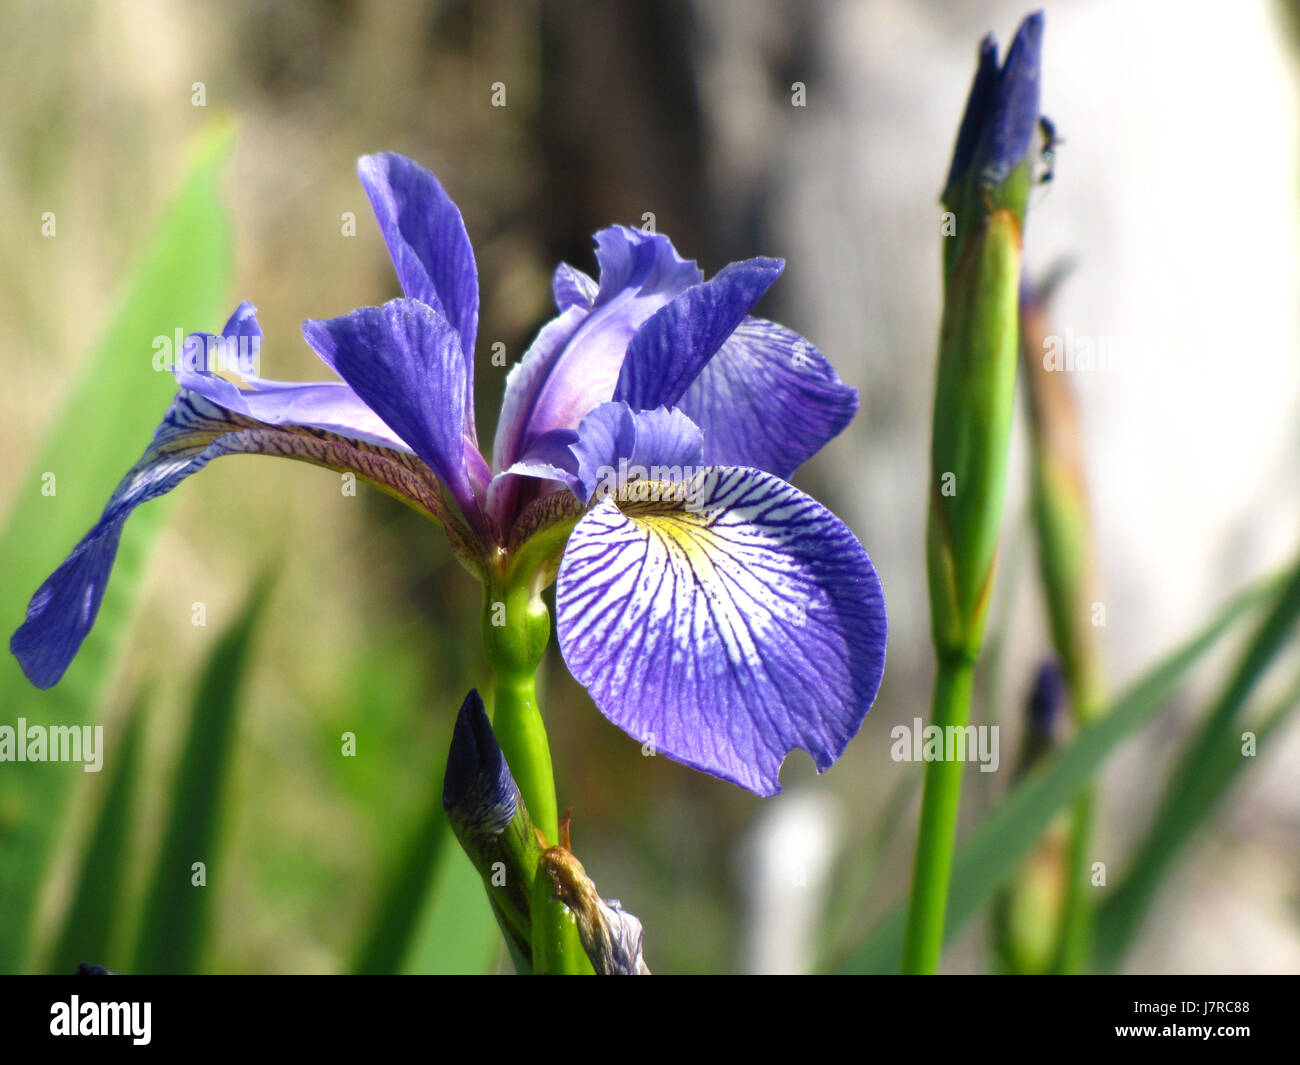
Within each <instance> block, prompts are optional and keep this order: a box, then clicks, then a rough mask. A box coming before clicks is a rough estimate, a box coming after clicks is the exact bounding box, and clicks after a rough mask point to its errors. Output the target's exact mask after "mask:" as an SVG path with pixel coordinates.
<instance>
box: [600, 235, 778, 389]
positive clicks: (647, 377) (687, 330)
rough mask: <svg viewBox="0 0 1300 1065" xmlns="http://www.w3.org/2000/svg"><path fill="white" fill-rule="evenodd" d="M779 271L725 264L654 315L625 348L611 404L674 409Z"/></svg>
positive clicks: (751, 263)
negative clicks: (713, 275)
mask: <svg viewBox="0 0 1300 1065" xmlns="http://www.w3.org/2000/svg"><path fill="white" fill-rule="evenodd" d="M783 267H784V263H782V262H781V261H780V260H779V259H747V260H746V261H744V262H739V263H731V264H730V265H729V266H726V267H724V268H723V269H722V270H720V271H718V273H717V275H716V276H715V277H713V278H711V279H710V280H709V281H706V282H704V283H703V284H700V285H695V286H694V287H693V288H690V289H687V290H686V291H685V292H683V293H682V294H681V295H680V296H678V297H677V298H676V299H674V300H673V301H672V302H671V303H669V304H668V305H667V306H665V307H663V308H662V309H660V310H658V311H656V312H655V314H654V315H653V316H652V317H651V318H650V319H649V320H647V321H646V323H645V324H644V325H643V326H641V328H640V329H638V330H637V332H636V335H635V336H634V337H633V338H632V342H631V344H630V345H629V346H628V349H627V358H626V359H625V360H624V361H623V364H622V367H621V368H620V370H619V376H618V386H617V387H616V388H615V389H614V398H615V399H621V400H623V401H624V402H626V403H627V404H628V406H630V407H631V408H632V409H633V410H652V409H653V408H655V407H659V406H668V407H671V406H675V405H676V404H677V401H678V400H680V399H681V398H682V396H683V394H685V392H686V390H687V388H689V387H690V385H691V382H692V381H694V380H695V378H696V377H698V376H699V373H700V371H701V370H702V369H703V368H704V366H705V364H706V363H707V362H708V361H709V360H710V359H711V358H712V357H713V356H714V354H715V353H716V352H717V351H718V349H719V348H721V347H722V345H723V342H724V341H725V340H726V339H727V337H729V336H731V334H732V332H733V331H734V330H735V329H736V327H737V326H738V325H740V323H741V322H743V321H744V320H745V316H746V315H747V314H749V311H750V308H751V307H753V306H754V304H755V303H757V302H758V300H759V298H760V297H761V296H762V295H763V293H764V292H766V291H767V290H768V288H770V287H771V285H772V282H774V281H775V280H776V279H777V278H778V277H779V276H780V274H781V270H782V269H783Z"/></svg>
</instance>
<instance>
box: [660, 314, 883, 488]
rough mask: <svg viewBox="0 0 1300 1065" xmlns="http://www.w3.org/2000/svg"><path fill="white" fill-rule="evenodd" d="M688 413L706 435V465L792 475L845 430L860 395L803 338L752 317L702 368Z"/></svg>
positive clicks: (685, 404) (685, 406)
mask: <svg viewBox="0 0 1300 1065" xmlns="http://www.w3.org/2000/svg"><path fill="white" fill-rule="evenodd" d="M681 409H682V410H683V411H685V412H686V413H687V414H688V415H690V417H691V419H692V420H693V421H694V422H695V423H696V424H697V425H699V427H700V428H701V429H703V430H704V461H705V462H706V463H708V464H709V465H714V466H754V467H757V468H758V469H760V470H767V471H768V472H769V473H775V474H776V475H777V476H778V477H785V478H789V476H790V475H791V474H792V473H794V471H795V470H796V469H797V468H798V467H799V466H800V465H801V464H802V463H803V462H805V461H806V460H807V459H809V458H811V457H812V456H813V455H815V454H816V453H817V452H818V451H820V450H821V449H822V447H824V446H825V445H826V442H827V441H829V440H830V439H831V438H832V437H834V436H835V435H836V434H838V433H839V432H840V430H842V429H843V428H844V427H845V426H846V425H848V424H849V422H850V421H852V420H853V415H854V414H856V413H857V409H858V392H857V389H855V388H850V387H849V386H848V385H846V384H844V382H843V381H841V380H840V379H839V376H838V375H837V374H836V373H835V370H834V369H833V368H832V367H831V364H830V363H829V362H827V361H826V357H825V356H824V355H822V353H821V352H820V351H818V350H817V349H816V348H815V347H813V346H812V345H811V344H810V343H808V341H806V340H804V338H803V337H801V336H800V335H799V334H798V333H795V332H792V331H791V330H789V329H786V328H785V327H784V326H780V325H776V324H775V323H774V322H768V321H765V320H763V319H762V318H747V319H745V321H743V322H742V323H741V324H740V325H739V326H738V327H737V329H736V331H735V332H734V333H732V335H731V336H730V337H729V338H728V339H727V341H726V343H724V344H723V345H722V347H721V348H720V349H719V350H718V353H717V354H716V355H715V356H714V357H713V358H712V359H710V360H709V362H708V363H707V364H706V365H705V367H704V369H703V370H701V371H700V375H699V377H697V378H696V379H695V381H694V383H693V384H692V385H691V387H690V388H688V389H687V390H686V394H685V395H684V396H682V398H681Z"/></svg>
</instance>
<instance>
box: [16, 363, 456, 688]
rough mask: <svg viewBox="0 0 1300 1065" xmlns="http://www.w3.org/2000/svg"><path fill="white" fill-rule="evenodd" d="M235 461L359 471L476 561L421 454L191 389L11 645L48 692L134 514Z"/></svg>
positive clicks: (82, 633) (44, 589) (85, 626)
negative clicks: (283, 421)
mask: <svg viewBox="0 0 1300 1065" xmlns="http://www.w3.org/2000/svg"><path fill="white" fill-rule="evenodd" d="M232 387H233V386H232ZM234 454H263V455H279V456H282V457H285V458H295V459H300V460H302V461H305V462H309V463H312V464H313V465H317V466H324V467H327V468H329V469H333V470H339V471H347V472H352V473H355V474H356V475H357V476H358V477H361V478H362V479H363V480H367V481H369V482H371V483H373V484H375V485H377V486H379V487H380V488H382V489H384V490H385V491H387V492H389V493H390V494H392V495H395V496H397V497H399V498H401V499H403V500H404V501H406V502H408V503H410V504H412V505H413V506H415V507H416V508H417V509H420V510H422V511H423V512H424V513H426V514H427V515H428V516H429V517H432V518H435V519H437V520H439V521H441V522H442V523H443V525H444V526H445V527H446V529H447V532H448V535H449V537H450V538H451V540H452V545H453V548H454V549H455V550H456V553H457V555H458V556H459V557H460V558H462V559H464V560H467V561H468V560H471V559H473V558H474V557H475V555H476V552H475V551H474V548H473V542H472V534H470V533H469V532H468V531H467V530H465V529H464V528H463V526H462V525H461V523H460V522H459V520H458V519H457V518H456V517H455V515H454V512H453V511H452V509H451V508H450V506H449V505H448V503H447V502H446V500H445V499H444V498H443V495H442V489H441V487H440V485H439V483H438V481H437V478H435V477H434V475H433V473H432V471H430V470H429V469H428V468H427V467H426V466H425V465H424V463H423V462H421V461H420V460H419V459H418V458H416V457H415V456H414V455H411V454H409V453H407V452H405V451H398V450H394V449H391V448H384V447H378V446H376V445H374V444H370V443H366V442H363V441H358V440H352V439H347V438H345V437H342V436H339V435H337V434H335V433H330V432H326V431H324V430H321V429H315V428H309V427H304V426H293V425H267V424H263V423H260V422H257V421H254V420H253V419H251V418H248V417H246V416H245V415H243V414H241V413H238V412H235V411H231V410H225V409H223V408H222V407H220V406H218V405H217V404H215V403H213V402H211V401H210V400H209V399H207V398H206V397H205V396H202V395H199V394H197V393H195V392H190V391H182V392H181V393H180V394H179V395H178V396H177V397H176V398H175V399H174V400H173V401H172V405H171V407H170V408H169V409H168V411H167V414H166V415H165V416H164V418H163V423H162V425H160V426H159V427H158V430H157V432H156V433H155V434H154V438H153V441H152V442H151V443H150V445H149V447H148V449H147V450H146V451H145V453H144V455H143V456H142V457H141V459H140V461H139V462H137V463H136V464H135V466H133V467H132V468H131V470H130V471H129V472H128V473H127V475H126V476H125V477H124V478H123V479H122V481H121V483H120V484H119V485H118V486H117V488H116V490H115V491H114V492H113V494H112V496H111V497H110V498H109V501H108V504H107V506H105V508H104V512H103V514H102V515H101V516H100V519H99V521H98V522H97V523H96V524H95V526H94V528H92V529H91V530H90V532H89V533H87V534H86V536H85V537H84V538H83V539H82V541H81V542H80V543H79V544H78V545H77V546H76V548H75V549H74V550H73V551H72V553H71V554H70V555H69V556H68V558H67V559H66V560H65V561H64V562H63V564H62V565H61V566H59V568H58V569H56V570H55V571H54V573H53V574H52V575H51V576H50V577H49V579H48V580H46V581H45V583H44V584H42V585H41V587H40V588H39V589H38V590H37V592H36V594H35V595H34V596H32V600H31V604H30V605H29V606H28V608H27V619H26V621H24V622H23V624H22V625H21V626H20V627H19V629H18V631H17V632H15V633H14V635H13V638H12V639H11V640H10V644H9V646H10V649H11V650H12V651H13V653H14V655H15V656H16V657H17V658H18V661H19V663H20V665H21V666H22V669H23V672H24V673H26V674H27V677H28V679H29V680H30V681H31V682H32V683H33V684H35V685H36V686H37V687H38V688H49V687H51V686H53V685H54V684H56V683H58V681H59V679H60V678H61V677H62V676H63V674H64V672H65V671H66V670H67V668H68V665H69V664H70V663H71V662H72V659H73V658H74V656H75V655H76V653H77V650H78V648H79V647H80V646H81V643H82V641H83V640H85V638H86V635H87V634H88V633H89V632H90V629H91V627H92V626H93V625H94V622H95V616H96V614H97V613H98V612H99V607H100V603H101V602H102V600H103V597H104V589H105V587H106V586H107V583H108V578H109V573H110V572H111V570H112V567H113V560H114V558H115V557H116V555H117V546H118V540H119V538H120V536H121V531H122V526H123V525H124V524H125V522H126V520H127V518H128V517H130V515H131V513H132V511H134V510H135V508H136V507H138V506H139V505H140V504H141V503H145V502H147V501H148V500H150V499H156V498H157V497H158V496H161V495H164V494H165V493H167V492H170V491H171V490H172V489H173V488H175V487H176V486H177V485H178V484H180V483H181V481H183V480H185V479H186V478H187V477H189V476H190V475H191V474H194V473H197V472H198V471H199V470H201V469H203V467H204V466H206V465H207V464H208V463H209V462H211V461H212V460H213V459H214V458H218V457H220V456H222V455H234Z"/></svg>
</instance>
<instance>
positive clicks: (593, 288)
mask: <svg viewBox="0 0 1300 1065" xmlns="http://www.w3.org/2000/svg"><path fill="white" fill-rule="evenodd" d="M551 291H552V292H553V293H554V294H555V308H556V310H558V311H561V312H563V311H567V310H568V309H569V308H570V307H581V308H582V309H583V310H591V305H592V304H593V303H595V302H596V294H597V293H598V292H599V291H600V286H599V285H598V284H596V282H595V281H594V280H593V279H592V278H591V277H589V276H588V275H587V274H584V273H583V272H582V271H581V270H579V269H578V268H577V267H576V266H570V265H569V264H568V263H560V265H559V266H557V267H556V268H555V274H554V275H553V276H552V278H551Z"/></svg>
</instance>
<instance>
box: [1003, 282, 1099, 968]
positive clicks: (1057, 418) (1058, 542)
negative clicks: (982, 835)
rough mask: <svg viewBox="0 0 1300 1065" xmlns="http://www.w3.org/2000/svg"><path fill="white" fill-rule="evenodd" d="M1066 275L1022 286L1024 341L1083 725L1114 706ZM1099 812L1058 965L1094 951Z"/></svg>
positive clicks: (1055, 616)
mask: <svg viewBox="0 0 1300 1065" xmlns="http://www.w3.org/2000/svg"><path fill="white" fill-rule="evenodd" d="M1062 276H1063V275H1062V273H1061V272H1060V271H1059V270H1058V271H1055V272H1054V273H1053V274H1051V275H1049V277H1048V279H1047V280H1046V281H1045V282H1044V283H1043V284H1041V285H1039V286H1037V287H1036V288H1035V287H1034V286H1031V285H1029V284H1028V283H1027V282H1026V284H1025V285H1023V286H1022V288H1021V299H1020V339H1021V354H1022V356H1023V359H1024V367H1023V369H1024V377H1025V381H1026V383H1027V385H1028V388H1027V389H1026V390H1025V394H1026V398H1027V400H1028V402H1027V404H1026V407H1027V411H1028V414H1029V430H1030V433H1029V438H1030V447H1031V454H1032V497H1033V514H1034V528H1035V531H1036V534H1037V541H1038V568H1039V576H1040V583H1041V585H1042V590H1043V599H1044V605H1045V606H1046V608H1047V617H1048V622H1049V626H1050V629H1051V633H1052V644H1053V646H1054V648H1055V650H1056V656H1057V658H1058V659H1059V661H1060V663H1061V669H1062V672H1063V674H1064V677H1065V685H1066V689H1067V691H1068V692H1069V697H1070V709H1071V713H1072V716H1073V718H1074V722H1075V725H1076V727H1078V728H1083V727H1086V726H1087V725H1088V724H1089V723H1091V722H1092V721H1093V720H1094V719H1095V718H1096V716H1097V714H1098V713H1099V712H1100V711H1102V709H1103V708H1104V707H1105V697H1104V687H1103V683H1102V680H1101V677H1102V668H1101V654H1100V647H1099V641H1098V639H1097V630H1096V629H1095V628H1094V627H1093V625H1092V624H1091V603H1093V602H1094V601H1095V600H1096V598H1097V596H1096V583H1095V578H1094V570H1095V564H1094V555H1093V539H1092V522H1091V520H1090V515H1089V508H1088V493H1087V477H1086V471H1085V465H1084V456H1083V439H1082V432H1081V426H1080V417H1079V406H1078V401H1077V399H1076V397H1075V395H1074V391H1073V389H1072V388H1071V386H1070V384H1069V382H1068V381H1067V380H1066V377H1067V375H1066V374H1063V373H1055V372H1051V371H1049V370H1048V369H1047V368H1046V366H1045V365H1044V363H1043V352H1044V351H1046V350H1047V349H1048V347H1049V340H1050V338H1051V337H1052V335H1053V332H1052V326H1051V323H1050V321H1049V319H1048V315H1047V301H1048V299H1049V298H1050V295H1051V294H1052V293H1053V292H1054V290H1055V288H1056V286H1057V284H1058V283H1059V282H1060V279H1061V277H1062ZM1093 810H1094V802H1093V789H1092V785H1089V786H1088V787H1086V788H1085V789H1084V790H1083V791H1081V792H1080V793H1079V795H1078V796H1077V797H1076V799H1075V801H1074V803H1073V806H1072V811H1071V814H1070V829H1069V843H1068V846H1067V848H1066V850H1065V853H1064V855H1063V860H1064V866H1065V867H1064V873H1063V876H1064V884H1065V898H1064V900H1063V905H1062V908H1061V918H1060V922H1059V928H1058V929H1057V931H1056V941H1057V942H1056V949H1055V958H1054V959H1053V961H1052V968H1053V970H1054V971H1056V972H1061V973H1078V972H1082V971H1084V970H1085V969H1086V968H1087V967H1088V961H1089V955H1090V954H1091V939H1092V916H1093V900H1092V893H1091V891H1090V885H1089V879H1088V872H1089V868H1090V863H1089V861H1088V857H1089V853H1088V852H1089V848H1090V846H1091V841H1092V833H1093V816H1094V813H1093Z"/></svg>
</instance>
